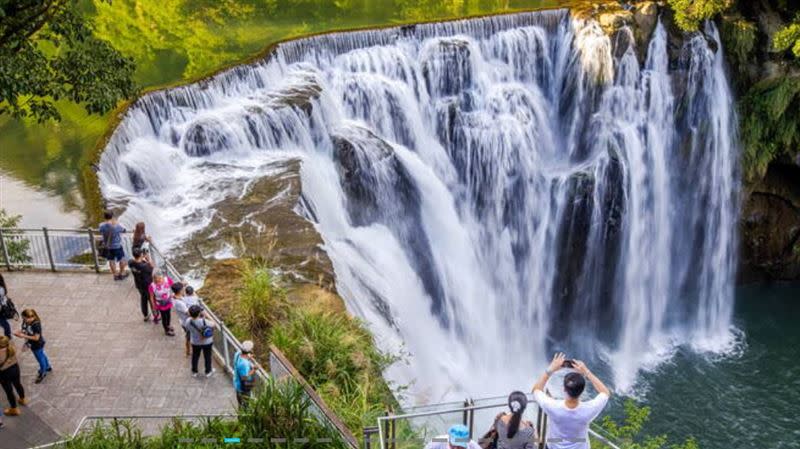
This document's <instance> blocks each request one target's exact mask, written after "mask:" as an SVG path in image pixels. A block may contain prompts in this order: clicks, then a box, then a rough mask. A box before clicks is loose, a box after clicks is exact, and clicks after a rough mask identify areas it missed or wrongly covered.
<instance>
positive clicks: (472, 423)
mask: <svg viewBox="0 0 800 449" xmlns="http://www.w3.org/2000/svg"><path fill="white" fill-rule="evenodd" d="M469 406H470V407H474V406H475V401H473V400H472V398H470V399H469ZM474 427H475V410H474V409H470V410H469V439H470V440H471V439H472V429H473V428H474Z"/></svg>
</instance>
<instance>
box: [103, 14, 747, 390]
mask: <svg viewBox="0 0 800 449" xmlns="http://www.w3.org/2000/svg"><path fill="white" fill-rule="evenodd" d="M635 42H636V41H635V39H634V37H633V33H632V32H631V31H630V30H626V29H623V30H620V31H619V32H618V33H616V34H615V35H614V36H613V38H610V37H609V36H607V35H606V34H605V33H604V32H603V31H602V30H601V29H600V27H599V25H598V24H597V23H596V22H594V21H593V20H581V19H576V18H573V17H571V16H570V14H569V12H567V11H565V10H558V11H545V12H537V13H525V14H515V15H508V16H497V17H489V18H482V19H475V20H464V21H455V22H447V23H440V24H426V25H416V26H404V27H396V28H390V29H384V30H374V31H360V32H349V33H339V34H331V35H324V36H316V37H311V38H306V39H300V40H297V41H294V42H288V43H285V44H281V45H279V46H278V47H277V49H276V50H275V52H274V54H272V55H271V56H270V57H268V58H266V59H265V60H263V61H260V62H257V63H255V64H252V65H247V66H241V67H237V68H234V69H231V70H228V71H226V72H224V73H221V74H219V75H217V76H215V77H213V78H211V79H209V80H206V81H203V82H200V83H198V84H196V85H191V86H185V87H179V88H174V89H170V90H166V91H161V92H155V93H151V94H148V95H146V96H145V97H143V98H142V99H140V100H139V101H137V103H136V104H135V105H134V106H133V107H132V108H131V109H130V110H129V111H128V112H127V115H126V116H125V118H124V120H123V121H122V122H121V124H120V125H119V127H118V128H117V130H116V131H115V133H114V134H113V136H112V137H111V139H110V141H109V143H108V145H107V147H106V149H105V152H104V153H103V156H102V159H101V163H100V173H99V176H100V182H101V187H102V191H103V194H104V195H105V197H106V198H108V199H109V200H111V201H114V202H124V203H125V204H126V205H127V212H126V214H125V215H124V216H123V220H126V219H127V220H137V221H138V220H139V219H142V218H144V219H145V220H146V221H147V222H148V225H150V227H151V232H152V233H153V234H154V235H155V237H156V238H157V239H158V240H159V241H164V242H167V244H168V245H169V246H172V247H174V246H176V245H179V244H180V242H181V241H182V239H184V238H185V237H186V236H187V235H190V234H191V233H192V232H195V231H197V230H199V229H202V228H203V227H205V226H207V225H208V223H209V222H210V220H211V218H212V217H213V215H214V204H216V203H218V202H219V201H222V200H224V199H226V198H236V197H237V196H238V195H240V194H242V192H240V191H235V190H233V189H232V188H230V186H231V185H234V184H233V183H232V181H235V180H253V179H258V178H261V177H264V176H269V175H270V168H269V167H270V162H274V161H279V160H286V159H299V160H301V161H302V169H301V179H302V190H303V194H302V195H303V201H302V207H299V208H298V210H300V212H301V213H303V214H305V216H306V217H307V218H308V219H309V220H311V221H313V223H314V225H315V226H316V228H317V229H318V231H319V232H320V234H321V235H322V237H323V240H324V242H325V250H326V251H327V253H328V255H329V256H330V258H331V260H332V262H333V266H334V270H335V274H336V282H337V288H338V291H339V293H340V294H341V296H342V297H343V298H344V300H345V302H346V304H347V307H348V309H349V310H350V311H351V312H352V313H353V314H355V315H357V316H359V317H361V318H363V319H364V320H365V321H366V322H367V323H368V325H369V326H370V328H371V330H372V331H373V333H374V334H375V336H376V341H377V342H378V344H379V345H380V346H381V347H382V348H384V349H387V350H390V351H392V352H395V353H397V352H401V353H403V354H407V357H408V360H407V363H398V364H395V366H393V367H392V368H390V370H389V372H388V373H387V376H388V377H389V378H391V379H392V380H395V381H397V382H398V383H400V384H404V385H406V384H410V389H409V394H410V396H411V400H412V401H416V402H425V401H438V400H442V399H445V398H452V397H455V398H462V397H464V395H470V396H472V397H481V396H483V395H489V394H504V393H507V392H508V391H510V390H511V389H513V388H527V387H529V384H530V382H531V381H532V379H533V377H534V376H535V375H536V374H537V373H538V372H539V371H540V370H541V369H542V367H543V366H544V364H545V362H546V358H547V353H548V352H549V351H552V350H553V349H567V350H569V351H570V353H571V354H573V355H575V356H577V357H580V358H586V359H593V358H594V359H602V360H604V361H605V362H606V363H608V364H609V365H610V366H611V367H612V369H613V375H614V384H615V387H616V388H617V389H618V390H621V391H630V390H631V389H632V388H633V387H634V385H635V383H636V379H637V374H638V373H639V372H640V370H642V369H650V368H652V367H654V366H657V364H658V363H659V362H661V361H662V360H664V358H665V357H668V356H669V354H670V351H672V350H673V349H674V348H675V347H677V346H680V345H684V344H687V345H691V346H692V347H693V348H694V349H696V350H698V351H714V352H719V351H724V350H725V349H726V345H727V344H728V343H729V342H730V339H731V335H730V334H731V331H730V326H731V313H732V301H733V282H734V274H735V262H736V232H735V226H736V219H737V213H738V209H737V198H738V178H737V176H738V167H737V160H738V148H737V139H736V131H735V129H736V126H735V116H734V109H733V100H732V94H731V92H730V88H729V86H728V84H727V80H726V76H725V72H724V61H723V56H722V51H720V50H715V49H718V48H720V42H719V37H718V35H717V31H716V29H715V28H714V25H713V24H711V23H709V24H707V25H706V29H705V30H704V32H702V33H695V34H693V35H687V36H686V37H685V38H684V40H683V43H682V46H681V48H679V49H677V48H675V49H670V45H669V42H668V36H667V32H666V30H665V28H664V26H663V25H662V24H660V23H659V24H658V25H657V27H656V29H655V30H654V32H653V33H652V36H651V38H650V42H649V44H648V45H647V48H646V49H644V51H640V49H638V48H636V43H635ZM709 42H711V43H712V44H711V45H710V44H709ZM670 51H672V52H673V54H672V57H671V56H670V55H671V54H670ZM641 55H644V57H642V56H641ZM675 55H677V56H675ZM640 58H641V59H640Z"/></svg>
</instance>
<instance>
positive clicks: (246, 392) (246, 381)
mask: <svg viewBox="0 0 800 449" xmlns="http://www.w3.org/2000/svg"><path fill="white" fill-rule="evenodd" d="M255 380H256V363H255V360H254V359H253V342H252V341H250V340H245V341H243V342H242V350H241V351H236V354H235V355H234V356H233V387H234V388H235V389H236V402H238V403H239V407H244V406H245V404H246V403H247V401H248V400H249V399H250V392H251V391H253V386H254V385H255Z"/></svg>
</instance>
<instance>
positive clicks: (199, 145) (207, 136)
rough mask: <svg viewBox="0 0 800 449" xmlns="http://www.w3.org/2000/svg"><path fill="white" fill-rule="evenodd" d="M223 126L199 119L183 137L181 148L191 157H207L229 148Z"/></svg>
mask: <svg viewBox="0 0 800 449" xmlns="http://www.w3.org/2000/svg"><path fill="white" fill-rule="evenodd" d="M223 127H224V125H223V124H222V123H219V122H218V121H216V120H213V119H200V120H198V121H196V122H195V123H193V124H192V125H191V126H190V127H189V129H188V130H187V131H186V134H185V135H184V136H183V142H181V147H183V151H184V152H185V153H186V154H187V155H189V156H192V157H203V156H209V155H211V154H213V153H217V152H220V151H222V150H224V149H226V148H228V147H229V146H230V139H229V137H228V135H227V133H226V132H225V131H224V128H223Z"/></svg>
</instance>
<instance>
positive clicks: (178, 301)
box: [172, 282, 193, 357]
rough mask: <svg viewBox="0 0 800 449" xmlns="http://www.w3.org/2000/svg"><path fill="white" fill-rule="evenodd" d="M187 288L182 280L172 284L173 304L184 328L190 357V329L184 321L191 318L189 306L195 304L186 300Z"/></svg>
mask: <svg viewBox="0 0 800 449" xmlns="http://www.w3.org/2000/svg"><path fill="white" fill-rule="evenodd" d="M186 288H189V287H186ZM186 288H184V287H183V284H182V283H180V282H176V283H174V284H172V305H173V308H174V309H175V313H176V314H177V315H178V323H179V324H180V325H181V327H182V328H183V333H184V335H185V337H186V338H185V342H184V353H185V354H186V357H189V354H190V351H189V348H190V345H189V329H186V327H184V325H183V323H185V322H186V320H187V319H188V318H189V307H191V306H192V305H193V304H189V303H188V302H187V301H186V295H185V292H186Z"/></svg>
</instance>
